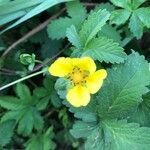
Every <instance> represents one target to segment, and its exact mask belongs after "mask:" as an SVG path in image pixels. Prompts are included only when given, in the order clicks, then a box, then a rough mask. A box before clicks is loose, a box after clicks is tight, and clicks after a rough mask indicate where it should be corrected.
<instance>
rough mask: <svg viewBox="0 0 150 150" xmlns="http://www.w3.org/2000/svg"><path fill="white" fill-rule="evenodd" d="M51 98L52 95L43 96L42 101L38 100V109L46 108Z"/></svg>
mask: <svg viewBox="0 0 150 150" xmlns="http://www.w3.org/2000/svg"><path fill="white" fill-rule="evenodd" d="M49 100H50V95H48V96H46V97H43V98H41V99H40V101H39V102H37V104H36V108H37V110H44V109H45V108H46V107H47V105H48V103H49Z"/></svg>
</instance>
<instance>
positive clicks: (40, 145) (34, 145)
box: [26, 127, 56, 150]
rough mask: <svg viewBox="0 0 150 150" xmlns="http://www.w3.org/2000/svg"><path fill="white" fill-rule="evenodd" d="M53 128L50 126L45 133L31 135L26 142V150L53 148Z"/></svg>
mask: <svg viewBox="0 0 150 150" xmlns="http://www.w3.org/2000/svg"><path fill="white" fill-rule="evenodd" d="M53 137H54V133H53V128H52V127H50V128H49V129H48V130H47V131H46V132H45V133H40V134H37V135H33V136H32V137H31V139H30V140H29V141H28V142H27V143H26V150H34V149H35V150H54V149H55V147H56V145H55V143H54V142H53V141H52V138H53Z"/></svg>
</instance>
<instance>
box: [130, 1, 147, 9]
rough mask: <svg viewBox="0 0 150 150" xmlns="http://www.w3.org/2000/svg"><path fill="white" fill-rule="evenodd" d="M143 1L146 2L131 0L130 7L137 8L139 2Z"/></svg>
mask: <svg viewBox="0 0 150 150" xmlns="http://www.w3.org/2000/svg"><path fill="white" fill-rule="evenodd" d="M144 2H146V0H133V1H132V7H133V8H134V9H136V8H138V7H139V6H140V5H141V4H143V3H144Z"/></svg>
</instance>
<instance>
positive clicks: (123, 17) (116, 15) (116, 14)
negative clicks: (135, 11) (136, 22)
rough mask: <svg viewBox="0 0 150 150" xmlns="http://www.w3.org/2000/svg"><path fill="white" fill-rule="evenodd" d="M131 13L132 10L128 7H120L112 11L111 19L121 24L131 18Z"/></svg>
mask: <svg viewBox="0 0 150 150" xmlns="http://www.w3.org/2000/svg"><path fill="white" fill-rule="evenodd" d="M130 15H131V12H130V11H128V10H126V9H119V10H115V11H113V12H112V14H111V17H110V20H111V22H112V23H114V24H117V25H121V24H124V23H125V22H126V21H127V20H128V19H129V17H130Z"/></svg>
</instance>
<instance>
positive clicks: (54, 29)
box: [47, 1, 86, 39]
mask: <svg viewBox="0 0 150 150" xmlns="http://www.w3.org/2000/svg"><path fill="white" fill-rule="evenodd" d="M66 5H67V6H66V7H67V12H68V15H69V17H65V18H59V19H57V20H54V21H52V22H51V23H50V24H49V25H48V28H47V32H48V35H49V37H50V38H52V39H61V38H65V36H66V30H67V28H69V27H70V26H71V25H74V26H75V27H76V28H77V29H78V28H80V26H81V24H82V22H83V21H84V19H85V18H86V9H85V8H84V7H83V6H82V4H81V3H80V2H79V1H75V2H69V3H67V4H66ZM58 31H59V32H58Z"/></svg>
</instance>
